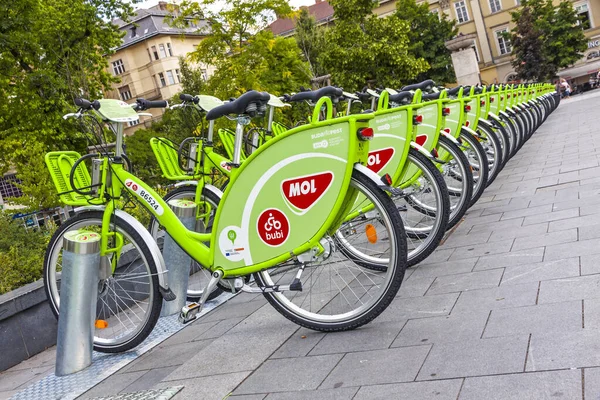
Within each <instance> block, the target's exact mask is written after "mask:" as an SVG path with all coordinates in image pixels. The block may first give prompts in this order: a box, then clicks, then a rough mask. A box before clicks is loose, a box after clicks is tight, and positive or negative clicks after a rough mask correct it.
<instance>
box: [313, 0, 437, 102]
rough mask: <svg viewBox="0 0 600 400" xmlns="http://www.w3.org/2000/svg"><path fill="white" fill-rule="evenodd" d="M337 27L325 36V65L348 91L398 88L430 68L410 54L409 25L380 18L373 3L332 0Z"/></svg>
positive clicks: (356, 0) (395, 20)
mask: <svg viewBox="0 0 600 400" xmlns="http://www.w3.org/2000/svg"><path fill="white" fill-rule="evenodd" d="M329 3H330V4H331V5H332V6H333V9H334V16H335V25H334V26H333V27H332V28H330V29H328V30H327V31H326V33H325V41H326V43H327V46H326V48H325V49H324V50H323V53H322V63H323V66H324V67H325V68H326V69H327V71H328V72H329V73H331V74H332V76H333V79H334V81H335V83H336V84H338V85H341V86H343V87H344V88H346V89H348V90H352V89H357V88H358V89H359V88H362V87H363V86H364V85H365V84H367V82H369V81H376V82H377V85H381V86H389V87H399V86H402V85H403V84H405V83H407V82H409V81H411V80H413V79H415V77H416V76H417V75H418V74H420V73H422V72H424V71H426V70H427V69H428V67H429V65H428V64H427V62H426V61H425V60H424V59H422V58H416V57H415V56H414V55H412V54H411V53H410V52H409V37H408V35H409V29H410V27H409V25H408V23H407V22H406V21H401V20H400V19H399V18H389V17H387V18H379V17H378V16H376V15H374V14H373V13H372V10H373V7H374V5H375V3H374V2H373V1H372V0H330V2H329Z"/></svg>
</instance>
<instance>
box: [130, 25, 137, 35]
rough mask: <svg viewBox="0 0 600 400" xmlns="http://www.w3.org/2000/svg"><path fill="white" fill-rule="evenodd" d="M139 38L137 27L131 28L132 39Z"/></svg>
mask: <svg viewBox="0 0 600 400" xmlns="http://www.w3.org/2000/svg"><path fill="white" fill-rule="evenodd" d="M136 36H137V32H136V27H135V26H134V27H133V28H131V37H132V38H134V37H136Z"/></svg>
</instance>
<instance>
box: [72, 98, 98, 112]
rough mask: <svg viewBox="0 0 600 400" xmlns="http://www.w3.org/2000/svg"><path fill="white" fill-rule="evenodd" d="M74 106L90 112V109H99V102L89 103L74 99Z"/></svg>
mask: <svg viewBox="0 0 600 400" xmlns="http://www.w3.org/2000/svg"><path fill="white" fill-rule="evenodd" d="M75 105H76V106H77V107H79V108H82V109H84V110H91V109H94V110H99V109H100V102H99V101H98V100H94V101H89V100H86V99H83V98H79V97H78V98H76V99H75Z"/></svg>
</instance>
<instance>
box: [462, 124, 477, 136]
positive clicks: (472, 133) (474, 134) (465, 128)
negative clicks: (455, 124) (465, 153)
mask: <svg viewBox="0 0 600 400" xmlns="http://www.w3.org/2000/svg"><path fill="white" fill-rule="evenodd" d="M463 130H464V131H465V132H467V133H468V134H470V135H473V136H475V137H476V138H480V137H481V135H480V134H479V133H477V132H475V131H474V130H473V129H471V128H468V127H466V126H463V127H462V128H461V131H463Z"/></svg>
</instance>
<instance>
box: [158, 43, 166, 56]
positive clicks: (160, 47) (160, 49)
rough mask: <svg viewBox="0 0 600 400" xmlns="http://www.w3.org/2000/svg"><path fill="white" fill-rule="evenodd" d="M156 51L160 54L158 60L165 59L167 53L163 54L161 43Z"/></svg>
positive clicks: (163, 48)
mask: <svg viewBox="0 0 600 400" xmlns="http://www.w3.org/2000/svg"><path fill="white" fill-rule="evenodd" d="M158 51H159V52H160V58H165V57H166V56H167V53H166V52H165V45H164V44H162V43H161V44H159V45H158Z"/></svg>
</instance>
